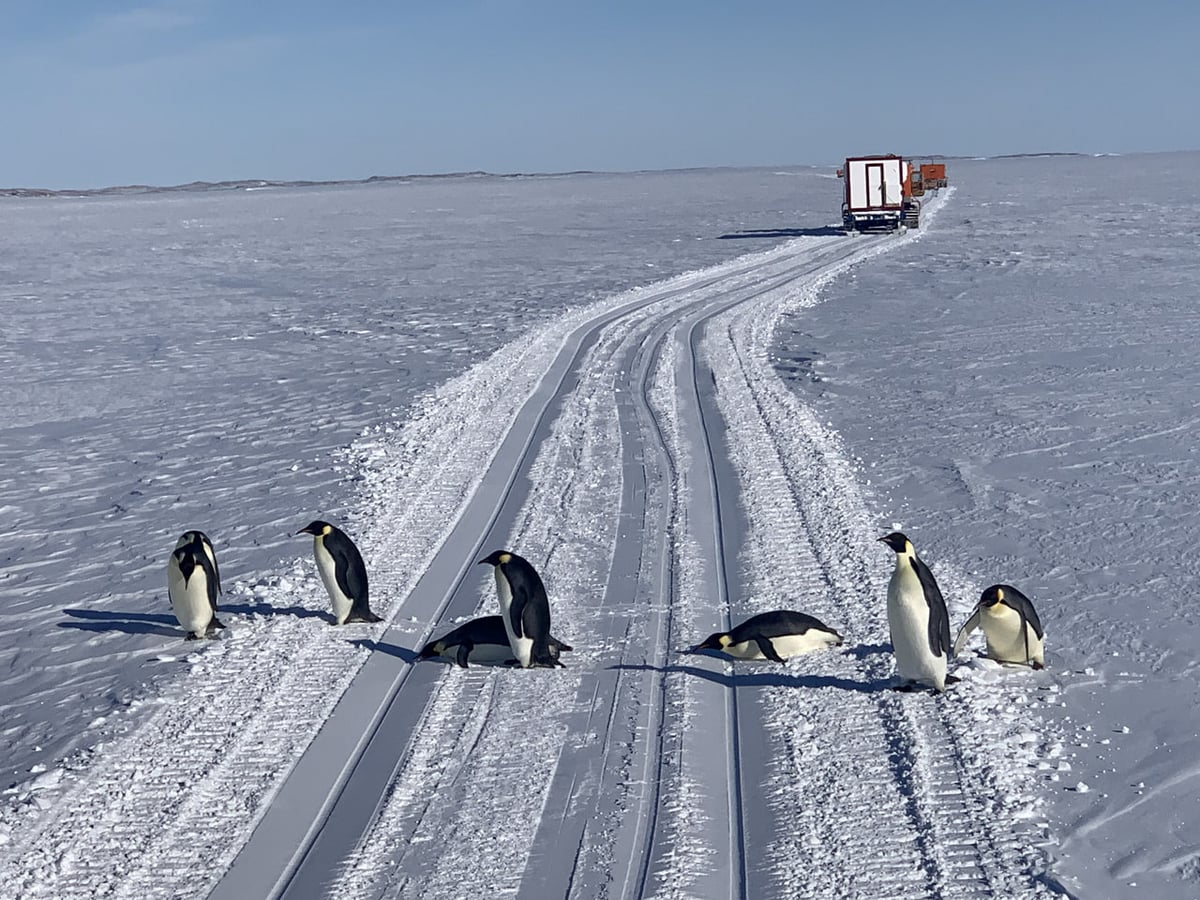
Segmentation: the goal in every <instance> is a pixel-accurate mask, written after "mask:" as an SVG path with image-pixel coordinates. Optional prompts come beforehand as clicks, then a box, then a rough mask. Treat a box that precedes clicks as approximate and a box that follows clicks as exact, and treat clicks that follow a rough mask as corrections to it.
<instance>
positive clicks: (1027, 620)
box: [954, 584, 1046, 669]
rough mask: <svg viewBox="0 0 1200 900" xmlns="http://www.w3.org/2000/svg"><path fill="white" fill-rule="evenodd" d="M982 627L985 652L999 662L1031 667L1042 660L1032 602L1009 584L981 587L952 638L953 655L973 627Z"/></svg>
mask: <svg viewBox="0 0 1200 900" xmlns="http://www.w3.org/2000/svg"><path fill="white" fill-rule="evenodd" d="M980 627H982V628H983V636H984V638H986V639H987V655H988V658H989V659H994V660H996V661H997V662H1002V663H1020V664H1022V665H1029V666H1032V667H1033V668H1035V669H1041V668H1043V667H1044V666H1045V664H1046V657H1045V649H1044V643H1043V642H1044V640H1045V633H1044V632H1043V630H1042V622H1041V620H1040V619H1039V618H1038V614H1037V612H1036V611H1035V610H1034V608H1033V602H1032V601H1031V600H1030V599H1029V598H1028V597H1026V596H1025V595H1024V594H1022V593H1021V592H1020V591H1018V590H1017V589H1016V588H1015V587H1013V586H1012V585H1011V584H993V585H992V586H991V587H988V588H984V591H983V594H982V595H981V596H980V598H979V602H978V603H977V604H975V609H974V610H973V611H972V612H971V616H970V618H968V619H967V621H966V622H965V623H964V624H963V627H962V628H960V629H959V631H958V637H956V638H955V639H954V655H955V656H958V654H959V652H960V651H961V650H962V648H963V647H964V646H965V645H966V643H967V638H969V637H970V636H971V632H972V631H974V630H975V629H976V628H980Z"/></svg>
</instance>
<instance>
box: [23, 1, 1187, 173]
mask: <svg viewBox="0 0 1200 900" xmlns="http://www.w3.org/2000/svg"><path fill="white" fill-rule="evenodd" d="M1198 38H1200V3H1194V2H1190V0H1179V2H1166V0H1147V2H1142V3H1107V4H1106V3H1103V2H1090V3H1084V2H1075V0H1065V2H1054V0H1041V2H1023V0H1019V2H1005V3H982V2H979V3H975V2H962V3H942V4H937V3H922V2H913V3H902V2H894V0H893V2H888V3H879V2H859V3H834V2H822V3H810V2H803V0H791V2H756V0H744V2H742V3H730V2H723V3H713V2H707V0H693V2H688V3H685V2H675V0H664V2H654V0H642V2H626V0H612V2H608V3H594V4H593V3H582V2H574V0H556V2H555V0H479V2H455V0H439V2H421V3H413V2H401V0H395V2H382V0H380V2H357V0H345V2H338V3H333V2H329V3H316V2H308V0H292V2H288V3H284V2H278V0H249V2H248V0H237V2H233V0H146V2H143V3H121V2H109V0H94V2H85V0H50V2H47V0H0V84H2V85H3V87H2V88H0V121H3V123H4V129H3V132H0V134H2V139H0V186H10V187H11V186H20V187H48V188H69V187H75V188H84V187H100V186H106V185H115V184H130V183H144V184H179V183H183V182H188V181H195V180H208V181H217V180H224V179H235V178H273V179H304V178H309V179H338V178H365V177H367V176H369V175H400V174H413V173H438V172H455V171H469V170H486V171H491V172H546V171H566V170H573V169H602V170H630V169H663V168H678V167H688V166H725V165H729V166H742V165H784V164H799V163H832V162H836V161H837V160H839V159H840V158H843V157H845V156H847V155H857V154H862V153H878V152H898V153H914V154H916V153H922V154H924V153H945V154H950V155H964V154H965V155H994V154H1001V153H1021V152H1034V151H1046V150H1053V151H1081V152H1120V153H1128V152H1136V151H1159V150H1186V149H1200V116H1197V115H1196V113H1195V109H1196V108H1197V107H1198V106H1200V103H1198V101H1197V98H1196V96H1195V95H1196V93H1197V87H1198V86H1200V64H1198V63H1197V48H1196V42H1197V39H1198Z"/></svg>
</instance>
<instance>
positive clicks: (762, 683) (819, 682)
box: [609, 651, 891, 694]
mask: <svg viewBox="0 0 1200 900" xmlns="http://www.w3.org/2000/svg"><path fill="white" fill-rule="evenodd" d="M679 652H681V653H685V654H688V655H695V656H705V657H707V658H709V659H718V660H721V661H722V662H729V659H728V657H725V656H722V655H720V654H718V653H709V652H706V651H679ZM764 665H769V664H764ZM609 668H611V669H629V670H633V671H643V672H644V671H655V672H663V673H671V672H678V673H680V674H682V675H691V676H693V677H695V678H703V679H704V680H705V681H712V682H714V683H716V684H719V685H721V686H722V687H727V688H735V687H786V688H837V689H839V690H843V691H855V692H857V693H860V694H875V693H881V692H883V691H885V690H887V688H888V686H889V685H890V684H891V681H890V680H889V679H880V680H877V681H854V680H852V679H850V678H840V677H838V676H836V675H809V674H805V673H800V672H797V673H795V674H793V673H791V672H781V671H778V669H779V667H778V665H776V666H775V671H766V672H763V671H759V672H754V673H745V672H738V671H736V670H735V671H734V672H732V673H731V674H726V673H724V672H710V671H709V670H708V669H702V668H700V667H699V666H689V665H687V664H686V663H670V664H668V665H665V666H652V665H649V664H647V663H639V664H625V663H622V664H619V665H615V666H610V667H609Z"/></svg>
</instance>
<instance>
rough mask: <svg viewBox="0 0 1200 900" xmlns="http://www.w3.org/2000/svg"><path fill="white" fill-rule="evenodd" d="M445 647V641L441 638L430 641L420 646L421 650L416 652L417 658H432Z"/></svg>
mask: <svg viewBox="0 0 1200 900" xmlns="http://www.w3.org/2000/svg"><path fill="white" fill-rule="evenodd" d="M445 649H446V642H445V641H442V640H437V641H430V642H429V643H428V644H426V645H425V646H424V647H422V648H421V652H420V653H418V654H417V659H433V658H434V657H435V656H437V655H439V654H440V653H441V652H442V651H443V650H445Z"/></svg>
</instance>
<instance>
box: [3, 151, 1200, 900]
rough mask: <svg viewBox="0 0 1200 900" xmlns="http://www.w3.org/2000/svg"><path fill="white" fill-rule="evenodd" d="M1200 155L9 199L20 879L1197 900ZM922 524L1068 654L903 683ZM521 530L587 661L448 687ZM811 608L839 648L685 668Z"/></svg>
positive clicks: (959, 599)
mask: <svg viewBox="0 0 1200 900" xmlns="http://www.w3.org/2000/svg"><path fill="white" fill-rule="evenodd" d="M1197 163H1200V156H1198V155H1196V154H1179V155H1156V156H1141V157H1104V158H1077V157H1067V158H1056V159H1037V160H995V161H969V162H968V161H963V162H955V163H953V164H952V165H951V166H950V173H949V174H950V177H951V182H952V184H953V185H954V187H953V188H952V189H951V190H950V191H943V192H942V193H941V196H939V197H937V198H936V199H933V198H931V201H930V202H927V204H926V210H927V215H926V220H925V224H924V227H923V228H922V230H921V231H920V232H919V233H909V234H908V235H906V236H892V235H888V236H882V237H852V238H851V237H845V236H842V235H841V234H840V233H839V231H838V230H837V229H834V228H829V227H827V225H828V223H829V222H830V221H832V220H834V219H836V213H837V208H838V205H839V203H840V196H839V193H838V190H839V187H840V185H839V183H838V182H837V181H836V180H833V179H831V178H829V177H828V176H829V174H830V173H829V172H828V171H824V170H810V169H789V170H778V171H766V170H748V171H740V170H729V171H722V170H712V171H699V172H679V173H645V174H638V175H614V176H595V175H579V176H569V177H559V178H529V179H489V178H483V179H478V178H475V179H463V180H461V181H445V182H438V183H435V184H414V185H399V186H397V185H373V186H357V187H339V188H321V189H305V190H300V189H289V190H277V191H260V192H254V193H244V192H240V193H221V194H204V195H189V196H176V195H160V196H143V197H137V198H90V199H84V200H65V199H56V200H38V201H28V200H23V201H14V200H6V201H3V202H2V203H0V217H2V218H3V220H4V225H5V227H4V228H3V229H0V251H2V252H0V302H2V303H3V305H4V314H5V320H6V323H7V325H8V327H7V328H6V329H5V331H4V334H3V335H2V336H0V358H2V359H3V362H4V367H5V371H6V372H9V373H11V374H10V378H9V379H8V382H9V390H8V391H7V392H6V393H5V395H4V397H3V399H0V404H3V406H4V412H5V416H4V418H3V420H2V421H3V423H4V424H3V429H2V431H0V456H2V458H3V462H4V467H3V469H2V470H0V472H2V474H0V508H2V509H3V510H4V512H5V518H6V520H7V522H6V524H7V526H8V527H7V528H6V529H5V542H4V545H3V551H2V554H3V556H2V559H3V568H2V569H0V601H2V602H0V663H2V665H0V702H2V703H3V708H4V716H3V724H2V725H0V764H2V765H3V768H4V774H5V776H6V779H7V780H8V781H9V782H10V783H11V787H9V788H8V790H7V791H6V792H5V800H6V801H7V802H6V804H5V805H4V807H3V808H2V809H0V896H5V897H7V896H13V897H69V896H128V897H177V896H180V897H181V896H196V897H201V896H213V897H222V896H224V897H246V896H275V895H281V896H288V897H299V896H311V897H316V896H326V895H328V896H338V897H380V896H388V897H445V896H463V897H476V896H522V897H544V896H572V897H637V896H645V897H663V898H667V897H680V898H682V897H727V896H741V897H770V896H780V897H783V896H786V897H800V896H811V897H828V896H847V897H878V896H914V897H916V896H948V897H949V896H955V897H957V896H963V897H972V896H1013V897H1017V896H1030V897H1033V896H1054V895H1059V894H1066V893H1070V894H1073V895H1077V896H1086V897H1091V896H1096V897H1101V896H1103V897H1123V896H1155V897H1194V896H1196V894H1197V892H1198V890H1200V840H1198V839H1197V838H1196V837H1195V835H1196V834H1198V833H1200V830H1198V829H1197V825H1198V824H1200V821H1198V820H1200V779H1197V777H1196V776H1197V774H1198V772H1200V770H1198V769H1197V767H1196V765H1195V762H1194V760H1195V758H1196V756H1197V754H1196V752H1195V751H1196V749H1197V743H1198V741H1200V735H1198V733H1197V729H1196V725H1195V721H1196V720H1195V716H1194V715H1193V714H1192V713H1191V711H1192V709H1193V708H1194V705H1195V703H1194V701H1195V694H1196V691H1197V688H1196V677H1195V676H1196V671H1195V663H1194V662H1193V661H1192V659H1191V654H1189V652H1188V651H1189V649H1190V648H1191V647H1193V646H1195V644H1196V639H1197V637H1200V635H1197V620H1196V617H1195V615H1194V612H1193V609H1192V606H1191V604H1189V603H1187V601H1186V597H1187V593H1186V589H1187V585H1188V583H1189V578H1188V576H1189V574H1191V573H1190V568H1192V563H1191V562H1190V560H1191V559H1192V557H1191V556H1190V555H1189V554H1187V553H1186V552H1185V551H1186V549H1188V547H1187V543H1186V541H1187V537H1186V533H1187V531H1188V530H1189V529H1188V526H1189V525H1190V524H1191V519H1192V516H1191V514H1190V510H1192V509H1195V508H1196V505H1197V504H1196V497H1195V493H1196V489H1197V485H1198V484H1200V480H1198V479H1197V477H1196V476H1197V472H1196V461H1195V452H1194V448H1193V447H1192V446H1191V443H1190V441H1189V437H1190V435H1189V432H1190V431H1191V428H1190V427H1189V426H1191V425H1192V424H1193V423H1194V422H1195V421H1196V412H1195V401H1194V399H1192V398H1193V395H1195V393H1196V391H1195V390H1194V387H1195V381H1196V379H1197V377H1198V376H1197V375H1195V374H1194V367H1193V366H1192V365H1191V354H1189V353H1188V349H1189V348H1188V346H1187V345H1188V344H1189V343H1190V342H1192V341H1193V340H1194V338H1195V335H1196V331H1197V328H1196V324H1197V316H1196V314H1195V313H1194V311H1193V309H1192V308H1191V303H1190V302H1189V301H1191V300H1193V299H1194V298H1195V297H1196V296H1197V295H1198V294H1200V292H1198V291H1197V287H1200V285H1198V281H1200V274H1198V271H1197V267H1196V263H1195V260H1196V259H1200V255H1198V253H1197V251H1198V250H1200V247H1198V246H1197V244H1198V243H1200V238H1198V237H1197V235H1196V232H1195V229H1194V227H1192V223H1194V221H1195V218H1196V214H1197V212H1198V211H1200V210H1198V209H1197V207H1198V206H1200V189H1198V186H1197V182H1196V179H1195V178H1194V177H1192V172H1193V171H1194V167H1195V166H1196V164H1197ZM1189 389H1190V390H1189ZM316 517H323V518H327V519H330V520H333V521H337V522H339V523H341V524H343V525H344V526H345V527H346V529H347V530H348V531H349V532H350V533H351V534H352V535H354V536H355V537H356V538H357V539H358V542H359V544H360V546H361V547H362V549H363V551H364V556H365V557H366V559H367V562H368V566H370V567H371V569H372V589H373V601H372V605H373V607H374V608H375V609H376V610H377V611H378V612H380V613H381V614H383V615H385V617H386V621H385V623H383V624H381V625H379V626H349V627H344V628H337V629H335V628H332V627H331V626H329V625H328V609H327V606H328V601H327V599H326V598H325V595H324V591H323V589H322V588H321V587H320V584H319V581H318V580H317V578H316V573H315V569H314V566H313V564H312V561H311V557H310V556H309V555H308V546H309V544H310V543H311V542H309V541H308V540H307V538H305V537H304V536H301V537H295V536H294V535H293V532H295V530H296V529H297V528H299V527H301V526H302V525H304V524H306V523H307V522H308V521H309V520H310V519H312V518H316ZM893 527H903V529H904V530H905V531H906V532H907V533H908V534H909V536H910V537H911V538H912V539H913V540H914V542H915V544H916V546H917V548H918V552H919V553H921V555H922V557H923V558H924V559H925V560H926V562H928V563H929V564H930V565H931V566H932V568H933V570H934V572H935V574H936V575H937V576H938V578H939V581H940V582H941V584H942V587H943V590H944V592H945V593H946V594H947V597H948V600H949V603H950V608H951V618H952V625H953V627H954V628H957V626H958V625H959V624H960V623H961V621H962V620H963V618H965V616H966V615H967V613H968V612H969V611H970V609H971V607H972V606H973V605H974V603H975V601H976V600H977V599H978V594H979V591H980V590H981V589H982V587H983V586H985V585H987V584H990V583H993V582H995V581H1005V582H1011V583H1014V584H1016V585H1017V586H1019V587H1020V588H1021V589H1022V590H1023V591H1024V592H1025V593H1027V594H1028V595H1029V596H1030V597H1031V598H1032V599H1033V600H1034V602H1035V604H1036V605H1037V607H1038V610H1039V613H1040V614H1041V618H1042V620H1043V622H1044V623H1045V625H1046V630H1047V662H1048V668H1047V670H1046V671H1044V672H1037V673H1035V672H1031V671H1029V670H1025V669H1020V668H1003V667H999V666H997V665H995V664H992V663H990V662H988V661H986V660H982V659H979V658H977V657H975V656H974V653H976V652H977V650H978V648H979V647H980V646H981V643H982V640H981V638H979V637H976V638H975V639H973V641H972V644H971V647H970V649H969V651H968V654H966V655H965V657H964V658H961V659H960V660H959V662H958V666H957V674H958V675H959V676H960V677H961V678H962V679H963V680H962V682H961V683H959V684H958V685H956V686H954V687H953V688H952V689H951V690H950V691H948V692H947V693H946V694H945V695H943V696H937V697H935V696H933V695H929V694H898V693H894V692H891V691H888V690H886V687H887V685H888V680H889V677H890V674H891V658H890V654H889V653H888V652H887V650H888V645H887V626H886V620H885V615H884V602H883V596H884V592H885V586H886V581H887V577H888V575H889V573H890V568H891V558H890V557H891V554H890V553H889V552H888V551H887V550H886V548H884V547H882V545H880V544H877V543H875V540H874V539H875V538H876V537H878V536H879V535H881V534H883V533H885V532H886V531H888V530H892V528H893ZM188 528H202V529H204V530H206V531H207V532H208V533H209V534H210V536H211V537H212V538H213V540H214V543H215V545H216V549H217V553H218V557H219V559H220V562H221V567H222V579H223V581H224V582H225V587H226V594H225V596H224V597H223V598H222V618H223V619H224V620H225V621H226V622H227V623H228V624H229V625H230V629H229V632H228V633H227V634H226V635H225V636H223V637H222V639H220V640H216V641H209V642H201V643H200V644H194V643H189V644H184V643H183V642H182V640H181V638H182V633H181V631H180V630H179V628H178V625H177V624H176V623H175V622H174V620H173V617H172V616H171V614H170V610H169V606H167V604H166V591H165V571H164V570H165V562H166V556H167V554H168V552H169V550H170V548H171V547H172V546H173V545H174V540H175V538H176V537H177V535H178V534H179V533H181V532H182V531H184V530H186V529H188ZM502 545H504V546H509V547H511V548H512V549H516V550H518V552H520V553H522V555H524V556H526V557H527V558H529V559H531V560H532V561H534V562H535V564H537V565H538V567H539V568H540V569H541V570H542V573H543V576H544V577H545V579H546V581H547V585H548V587H549V588H550V593H551V599H552V607H553V612H554V631H555V633H556V634H558V635H559V636H560V637H562V638H563V639H565V640H567V641H568V642H569V643H572V644H573V645H574V646H575V648H576V649H575V651H573V652H572V653H571V654H568V655H567V657H566V663H567V668H566V669H561V670H555V671H536V670H535V671H519V670H508V669H497V668H492V667H473V668H471V669H469V670H466V671H463V670H459V669H457V668H454V667H451V666H446V665H442V664H438V663H433V662H421V663H415V661H414V652H413V651H414V649H415V648H417V647H419V646H420V644H421V643H422V642H423V641H424V640H425V639H426V638H428V637H429V636H431V635H437V634H441V633H443V632H444V631H446V630H448V628H449V627H451V626H452V625H454V624H457V623H459V622H461V621H463V620H465V619H466V618H468V617H470V616H471V615H474V614H476V613H479V612H494V611H495V610H494V606H495V595H494V589H493V587H492V585H491V575H490V572H485V571H484V569H483V568H475V567H474V566H473V565H472V564H473V563H474V561H475V560H476V559H478V558H480V556H482V555H483V554H484V553H486V552H487V551H489V550H491V549H495V548H496V547H498V546H502ZM785 606H790V607H793V608H797V609H800V610H801V611H804V612H808V613H810V614H814V615H817V616H818V617H819V618H821V619H822V620H824V621H825V622H827V623H828V624H830V625H831V626H833V627H835V628H838V629H839V630H841V631H842V632H843V634H845V635H846V637H847V646H846V647H845V648H844V649H843V650H842V651H833V652H822V653H817V654H813V655H811V656H808V657H804V658H802V659H799V660H793V661H792V662H790V663H789V664H788V665H787V666H786V667H783V668H781V667H778V666H776V665H772V664H769V663H738V664H736V665H735V664H731V663H727V662H723V661H721V660H719V659H717V658H715V657H713V656H710V655H694V656H689V655H682V654H681V653H680V652H679V651H681V650H682V649H683V648H685V647H687V646H690V645H692V644H694V643H696V642H697V641H698V640H700V639H702V638H703V637H704V636H705V635H707V634H708V633H710V632H711V631H713V630H716V629H717V628H720V627H724V626H727V625H728V623H729V622H730V621H731V620H732V621H738V620H740V619H741V618H744V617H746V616H748V615H750V614H753V613H754V612H761V611H764V610H767V609H773V608H780V607H785ZM6 892H7V893H6Z"/></svg>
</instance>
